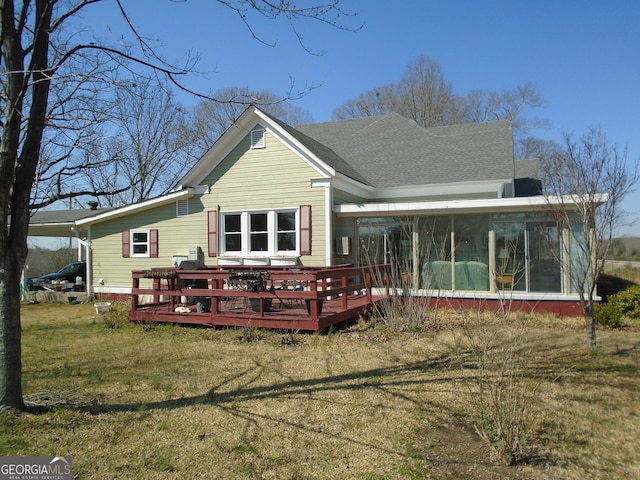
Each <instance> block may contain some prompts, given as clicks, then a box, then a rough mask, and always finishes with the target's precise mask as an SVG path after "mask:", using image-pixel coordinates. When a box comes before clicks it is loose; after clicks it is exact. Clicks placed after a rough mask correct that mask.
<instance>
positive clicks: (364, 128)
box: [278, 113, 514, 187]
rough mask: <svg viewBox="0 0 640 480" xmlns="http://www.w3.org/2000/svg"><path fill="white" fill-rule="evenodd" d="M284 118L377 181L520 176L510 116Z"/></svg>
mask: <svg viewBox="0 0 640 480" xmlns="http://www.w3.org/2000/svg"><path fill="white" fill-rule="evenodd" d="M278 124H279V125H281V126H283V128H286V129H287V131H288V132H289V133H290V134H291V135H293V136H295V137H296V138H297V139H298V140H299V141H301V142H302V143H304V144H305V145H306V146H307V148H309V149H310V150H312V151H313V152H314V153H316V154H317V155H318V156H319V157H320V158H321V159H322V160H324V161H325V162H326V163H328V164H329V165H331V166H332V167H333V168H335V169H336V170H337V171H338V172H340V173H342V174H344V175H347V176H348V177H351V178H353V179H356V180H358V181H361V182H363V183H366V184H369V185H372V186H374V187H396V186H410V185H428V184H437V183H452V182H466V181H482V180H496V179H508V178H513V176H514V163H513V135H512V131H511V128H510V126H509V123H508V122H507V121H498V122H487V123H468V124H463V125H453V126H447V127H435V128H422V127H420V126H418V125H417V124H416V123H415V122H413V121H411V120H407V119H405V118H404V117H401V116H400V115H398V114H395V113H391V114H389V115H384V116H379V117H366V118H358V119H351V120H340V121H336V122H327V123H317V124H309V125H301V126H298V127H296V128H295V129H294V128H292V127H289V126H287V125H286V124H283V123H282V122H278Z"/></svg>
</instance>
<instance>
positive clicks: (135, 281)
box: [131, 275, 140, 312]
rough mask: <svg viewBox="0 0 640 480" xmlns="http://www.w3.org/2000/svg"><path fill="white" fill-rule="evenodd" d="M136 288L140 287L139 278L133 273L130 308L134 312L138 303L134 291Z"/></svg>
mask: <svg viewBox="0 0 640 480" xmlns="http://www.w3.org/2000/svg"><path fill="white" fill-rule="evenodd" d="M138 288H140V278H139V277H136V276H135V275H134V277H133V291H132V292H131V310H132V311H134V312H135V311H136V310H137V309H138V305H139V301H138V294H137V293H134V292H135V291H136V290H137V289H138Z"/></svg>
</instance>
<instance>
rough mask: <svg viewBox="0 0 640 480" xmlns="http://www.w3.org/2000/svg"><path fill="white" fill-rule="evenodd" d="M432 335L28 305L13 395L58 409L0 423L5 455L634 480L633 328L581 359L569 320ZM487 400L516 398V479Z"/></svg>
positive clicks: (163, 464)
mask: <svg viewBox="0 0 640 480" xmlns="http://www.w3.org/2000/svg"><path fill="white" fill-rule="evenodd" d="M438 318H439V319H440V320H439V323H438V325H437V327H438V328H431V329H429V330H427V331H414V332H411V333H408V332H402V333H398V332H396V331H392V330H391V329H388V328H385V326H384V325H383V324H375V325H373V324H371V323H365V322H360V323H357V324H355V325H352V326H350V327H345V328H343V329H338V330H335V331H331V332H328V333H325V334H322V335H316V334H301V333H296V332H267V331H262V330H255V329H220V330H211V329H201V328H184V327H176V326H169V325H164V326H154V327H149V326H142V325H133V324H129V323H122V324H120V323H118V322H116V321H114V317H113V316H109V317H105V316H101V315H98V314H96V313H95V310H94V309H93V306H92V305H65V304H57V305H45V304H33V305H24V306H23V371H24V379H23V382H24V393H25V395H26V398H27V400H28V401H29V402H31V404H32V405H50V406H51V408H49V409H46V410H45V409H43V410H42V411H40V410H33V411H32V412H33V413H28V414H15V413H12V412H5V413H3V414H2V415H0V429H1V430H0V431H1V435H0V455H72V456H73V471H74V475H75V476H76V477H77V478H82V479H91V478H99V479H106V478H148V479H155V478H158V479H165V478H166V479H174V478H175V479H185V478H206V479H212V478H219V479H254V478H255V479H316V478H317V479H346V478H355V479H369V480H373V479H401V478H409V479H428V478H434V479H461V478H468V479H481V480H482V479H490V478H491V479H495V478H506V479H523V478H524V479H538V478H540V479H542V478H544V479H548V478H552V479H555V478H558V479H602V478H611V479H614V478H615V479H617V478H640V435H638V433H639V432H640V402H639V400H640V397H639V394H638V392H640V375H639V374H638V373H639V371H638V369H639V365H640V329H639V328H638V327H628V328H626V329H621V330H606V329H600V330H598V342H599V347H598V349H597V351H596V352H593V353H592V352H589V351H588V350H587V347H586V334H585V332H584V328H583V325H582V322H581V321H580V320H575V319H557V318H554V317H551V316H539V317H535V318H526V317H523V316H521V315H520V316H514V318H511V319H508V320H506V321H505V319H503V318H499V317H491V316H487V315H480V314H472V313H469V314H467V315H460V314H454V313H446V312H440V315H439V317H438ZM105 320H106V321H105ZM114 327H115V328H114ZM432 327H433V325H432ZM514 339H517V340H514ZM483 342H484V343H483ZM478 345H481V346H482V345H484V347H483V348H481V349H480V350H478V349H477V348H476V347H477V346H478ZM478 358H482V359H484V360H483V362H484V363H482V365H483V368H479V365H480V363H478V362H477V361H476V360H477V359H478ZM496 365H498V367H496V368H494V367H495V366H496ZM504 365H509V366H515V367H517V368H514V369H511V370H509V369H508V371H509V372H514V371H515V372H517V373H516V375H515V376H514V375H511V376H505V375H504V372H505V369H504ZM481 378H484V379H485V382H486V383H484V384H483V383H481V382H480V380H479V379H481ZM505 379H506V380H505ZM500 382H502V383H500ZM495 385H498V386H499V389H498V391H499V393H501V394H503V395H504V397H501V398H502V399H503V402H504V404H507V403H508V402H509V398H510V397H509V395H511V394H512V393H513V392H514V391H516V390H517V391H518V392H524V393H523V395H522V397H520V398H522V399H524V404H523V405H524V406H525V407H526V408H525V409H524V410H526V414H527V417H526V418H527V421H526V423H525V426H526V431H525V433H526V435H523V439H525V436H526V443H525V444H524V449H523V451H524V455H523V457H522V458H521V461H520V463H519V464H518V465H516V466H513V467H508V466H504V465H501V464H499V463H498V462H496V461H494V460H492V458H491V456H490V455H489V447H488V445H487V444H486V443H485V442H484V441H483V440H482V439H481V438H480V436H479V435H478V434H477V433H476V431H475V427H477V426H479V427H481V429H482V424H481V423H478V422H479V421H478V419H479V418H480V416H479V411H478V405H479V401H478V399H479V398H482V394H483V393H482V392H483V391H484V392H486V391H488V390H490V389H491V388H493V387H495ZM481 387H491V388H489V389H484V390H481Z"/></svg>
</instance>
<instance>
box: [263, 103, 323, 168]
mask: <svg viewBox="0 0 640 480" xmlns="http://www.w3.org/2000/svg"><path fill="white" fill-rule="evenodd" d="M255 114H256V115H257V116H258V117H259V118H261V119H262V120H263V121H264V122H265V123H266V124H267V127H266V128H267V130H268V131H269V133H271V135H273V136H274V137H276V138H277V139H278V140H280V141H281V142H282V143H284V144H285V145H286V146H288V147H289V148H290V149H291V150H292V151H293V152H294V153H295V154H296V155H298V156H299V157H300V158H302V159H303V160H304V161H306V162H307V163H308V164H309V166H310V167H311V168H313V169H314V170H315V171H316V172H318V173H319V174H320V175H322V176H323V177H335V175H336V171H335V169H334V168H332V167H330V166H329V165H327V164H326V163H325V162H324V161H322V160H321V159H320V158H318V157H317V156H316V155H315V154H314V153H312V152H311V151H310V150H309V149H308V148H307V147H305V146H304V145H303V144H302V143H300V142H299V141H298V140H297V139H296V138H294V137H293V136H291V135H290V134H289V133H288V132H287V131H286V130H284V129H283V128H282V127H281V126H280V125H278V124H277V123H275V122H273V121H272V120H271V119H270V118H269V117H268V116H266V115H264V114H263V112H262V111H261V110H259V109H256V110H255Z"/></svg>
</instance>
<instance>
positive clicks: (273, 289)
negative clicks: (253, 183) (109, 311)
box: [131, 265, 388, 324]
mask: <svg viewBox="0 0 640 480" xmlns="http://www.w3.org/2000/svg"><path fill="white" fill-rule="evenodd" d="M387 267H388V266H386V265H379V266H374V267H371V266H367V267H355V266H352V265H347V266H338V267H323V268H313V267H244V268H243V267H238V268H233V269H229V268H222V267H218V268H206V269H204V268H203V269H198V270H184V269H181V268H154V269H151V270H136V271H133V272H132V278H133V286H132V292H131V302H132V303H131V309H132V314H133V315H132V316H131V318H134V319H135V318H136V315H135V312H139V311H141V310H148V309H150V308H155V309H156V311H157V310H158V309H160V310H162V311H164V312H167V313H170V314H184V315H189V314H195V315H199V316H210V317H211V323H212V324H215V323H216V321H215V319H216V318H218V319H219V320H222V317H227V318H229V316H230V313H231V312H230V310H231V309H232V308H231V307H234V306H236V307H235V309H236V310H243V312H242V313H244V314H247V315H253V316H254V317H262V318H266V316H267V314H268V315H269V317H273V316H277V313H273V311H274V310H276V309H275V308H274V309H272V308H271V306H274V302H275V303H276V304H277V305H287V304H289V305H293V304H295V305H300V306H301V315H307V318H310V319H311V320H312V321H314V322H317V321H318V319H319V318H320V315H321V313H322V308H323V303H325V302H326V301H329V300H330V301H331V303H332V305H336V306H337V308H338V311H339V312H338V313H344V312H348V311H349V309H350V308H352V307H353V306H354V305H355V304H356V302H355V301H354V299H356V298H357V299H358V305H362V304H363V301H362V300H363V296H364V297H365V298H366V301H367V302H368V303H370V302H372V288H373V287H374V285H373V282H372V278H375V277H376V276H377V275H378V274H379V272H381V271H384V270H386V269H387ZM336 300H337V301H339V302H336ZM350 302H351V303H352V304H353V305H350ZM249 306H250V308H247V307H249ZM305 307H306V309H305ZM156 316H157V314H156ZM176 321H177V320H176ZM207 322H208V320H207ZM200 323H202V322H200ZM221 323H222V324H224V322H221Z"/></svg>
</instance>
